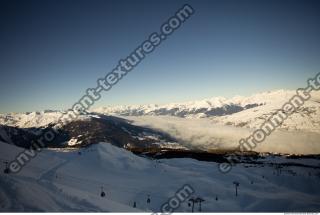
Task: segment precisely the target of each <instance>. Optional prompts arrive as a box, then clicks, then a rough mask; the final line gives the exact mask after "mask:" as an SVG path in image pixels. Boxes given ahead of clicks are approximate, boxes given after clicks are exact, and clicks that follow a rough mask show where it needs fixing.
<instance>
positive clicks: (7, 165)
mask: <svg viewBox="0 0 320 215" xmlns="http://www.w3.org/2000/svg"><path fill="white" fill-rule="evenodd" d="M4 163H5V165H6V167H5V169H4V170H3V173H4V174H9V173H10V169H9V163H8V161H5V162H4Z"/></svg>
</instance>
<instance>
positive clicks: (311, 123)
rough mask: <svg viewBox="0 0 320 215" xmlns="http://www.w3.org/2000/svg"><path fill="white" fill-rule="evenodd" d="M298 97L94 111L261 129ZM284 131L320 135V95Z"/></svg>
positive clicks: (281, 94)
mask: <svg viewBox="0 0 320 215" xmlns="http://www.w3.org/2000/svg"><path fill="white" fill-rule="evenodd" d="M295 94H296V92H295V91H290V90H276V91H269V92H263V93H259V94H255V95H252V96H249V97H242V96H236V97H233V98H231V99H226V98H222V97H217V98H212V99H206V100H201V101H193V102H186V103H173V104H167V105H139V106H116V107H102V108H96V109H94V111H95V112H97V113H103V114H115V115H120V116H146V115H147V116H178V117H184V118H209V119H210V120H212V121H213V122H214V123H216V124H219V125H230V126H235V127H245V128H252V129H256V128H258V127H259V126H260V125H261V124H262V123H263V122H264V121H265V120H266V119H268V118H269V117H270V116H271V115H273V114H274V113H275V112H276V111H277V110H279V109H280V108H281V107H282V105H283V104H284V103H286V102H288V101H289V100H290V98H292V97H293V96H294V95H295ZM281 129H286V130H291V131H296V130H302V131H309V132H317V133H320V92H313V93H312V97H311V99H310V100H308V101H306V102H305V104H304V105H303V107H302V108H300V109H299V110H297V111H296V112H295V113H294V114H293V115H291V116H290V117H289V118H288V119H287V120H286V121H285V123H283V124H282V125H281Z"/></svg>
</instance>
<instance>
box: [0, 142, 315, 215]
mask: <svg viewBox="0 0 320 215" xmlns="http://www.w3.org/2000/svg"><path fill="white" fill-rule="evenodd" d="M0 147H1V151H0V159H1V161H5V160H9V161H10V160H12V159H13V158H14V156H16V155H17V154H18V153H19V151H21V150H22V149H20V148H17V147H15V146H13V145H9V144H5V143H0ZM270 159H271V158H270ZM283 159H284V158H283ZM283 159H279V160H274V159H273V161H274V162H279V163H281V162H284V161H285V160H286V159H284V160H283ZM291 162H295V161H294V160H291ZM297 162H300V163H301V162H302V163H309V164H310V163H312V164H313V165H315V166H318V167H319V165H320V162H319V160H310V159H307V160H305V161H304V160H299V161H297ZM249 166H250V167H249ZM1 168H2V169H1V173H0V174H1V177H0V184H1V186H0V211H50V212H56V211H67V212H74V211H105V212H110V211H112V212H138V211H144V212H151V211H156V212H159V211H160V208H161V205H162V204H163V203H165V202H166V201H168V199H169V198H170V197H172V196H173V195H174V194H175V192H176V191H177V190H178V189H180V188H181V187H182V186H183V185H185V184H189V185H190V186H192V187H193V189H194V190H195V194H194V196H195V197H197V196H200V197H202V198H203V199H205V202H203V204H202V210H203V211H204V212H214V211H218V212H224V211H228V212H235V211H272V212H274V211H278V212H283V211H319V209H320V201H319V199H320V186H319V185H320V180H319V177H320V172H319V168H305V167H297V166H295V167H285V168H283V170H282V173H281V174H280V175H277V174H276V173H275V169H274V168H273V167H272V166H269V165H264V167H262V166H259V165H248V164H241V165H237V166H235V167H234V168H233V169H232V171H231V172H229V173H228V174H222V173H220V172H219V170H218V168H217V164H216V163H214V162H201V161H197V160H193V159H163V160H151V159H149V158H145V157H138V156H136V155H134V154H132V153H131V152H128V151H126V150H124V149H121V148H117V147H115V146H112V145H111V144H108V143H100V144H95V145H93V146H91V147H89V148H85V149H77V150H75V149H50V150H48V149H46V150H44V151H43V152H41V153H40V154H39V155H38V156H37V157H36V158H34V159H33V160H32V161H31V162H30V163H28V164H27V166H26V167H25V168H24V169H23V170H22V171H21V172H20V173H18V174H9V175H5V174H3V165H2V166H1ZM234 181H238V182H239V183H240V186H239V190H238V193H239V194H238V196H237V197H236V196H235V188H234V185H233V182H234ZM101 187H103V190H104V191H105V192H106V197H104V198H102V197H100V192H101ZM148 195H150V199H151V202H150V203H149V204H148V203H147V202H146V201H147V198H148ZM216 198H217V200H216ZM134 202H136V205H137V207H136V208H133V203H134ZM195 209H196V210H198V207H197V206H196V208H195ZM190 210H191V209H190V207H189V206H188V204H187V202H184V203H182V204H181V206H180V207H179V208H178V209H177V211H178V212H190Z"/></svg>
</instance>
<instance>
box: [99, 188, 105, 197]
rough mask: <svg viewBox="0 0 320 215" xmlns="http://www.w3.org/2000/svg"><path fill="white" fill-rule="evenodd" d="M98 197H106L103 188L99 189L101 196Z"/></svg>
mask: <svg viewBox="0 0 320 215" xmlns="http://www.w3.org/2000/svg"><path fill="white" fill-rule="evenodd" d="M100 196H101V197H102V198H103V197H105V196H106V193H105V192H104V191H103V187H101V194H100Z"/></svg>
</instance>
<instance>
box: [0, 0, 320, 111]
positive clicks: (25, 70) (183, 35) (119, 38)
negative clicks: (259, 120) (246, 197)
mask: <svg viewBox="0 0 320 215" xmlns="http://www.w3.org/2000/svg"><path fill="white" fill-rule="evenodd" d="M186 3H187V4H189V5H191V6H192V7H193V8H194V10H195V14H194V15H193V16H191V17H190V19H188V20H187V21H186V22H185V23H183V25H182V26H181V27H180V28H179V29H178V30H177V31H175V32H174V33H173V34H172V35H170V37H168V38H167V39H166V40H165V41H164V42H163V43H161V44H160V46H158V47H157V48H156V50H155V51H154V52H152V53H151V54H150V55H148V56H147V57H146V58H145V59H144V60H143V61H142V62H141V63H140V64H139V65H138V66H137V67H136V68H135V69H134V70H133V71H131V72H130V73H129V74H128V75H127V76H125V77H124V78H123V79H122V80H121V81H120V82H118V83H117V85H116V86H114V87H113V88H112V89H111V90H110V91H108V92H104V93H103V94H102V98H101V100H99V101H98V102H97V103H96V105H95V106H96V107H100V106H106V105H125V104H148V103H157V104H162V103H168V102H179V101H188V100H197V99H204V98H211V97H215V96H224V97H227V98H228V97H232V96H235V95H244V96H246V95H251V94H254V93H257V92H262V91H267V90H276V89H296V88H299V87H304V86H306V80H307V79H308V78H311V77H314V76H315V75H316V73H317V72H319V68H320V65H319V62H320V13H319V11H320V2H319V1H311V0H309V1H308V0H301V1H295V0H268V1H266V0H259V1H256V0H252V1H251V0H250V1H249V0H208V1H207V0H197V1H180V0H175V1H173V0H161V1H160V0H158V1H154V0H148V1H142V0H136V1H129V0H127V1H123V0H116V1H112V0H110V1H107V0H104V1H102V0H87V1H84V0H78V1H73V0H47V1H43V0H39V1H35V0H28V1H24V0H20V1H15V0H2V1H0V28H1V30H0V80H1V82H0V101H1V105H0V112H1V113H6V112H26V111H41V110H45V109H51V110H61V109H69V108H71V106H72V105H73V104H74V103H75V102H77V101H78V100H79V99H80V98H81V97H82V96H83V95H84V93H85V90H86V89H87V88H90V87H96V80H97V79H98V78H102V77H104V76H105V75H106V74H107V73H109V72H110V71H111V70H112V69H113V68H114V67H115V66H116V65H117V62H118V61H119V60H120V59H123V58H125V57H127V56H128V55H129V54H130V53H131V52H132V51H133V50H134V49H135V48H136V47H137V46H138V45H140V44H141V43H142V42H143V41H144V40H145V39H147V38H148V37H149V35H150V34H151V33H152V32H155V31H159V29H160V26H161V25H162V24H163V23H164V22H165V21H166V20H167V19H168V18H169V17H171V16H172V15H174V13H175V12H176V11H177V10H178V9H179V8H181V7H182V6H183V5H184V4H186Z"/></svg>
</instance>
